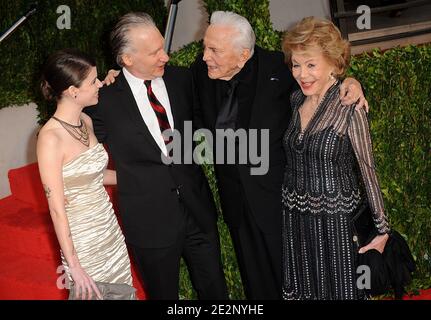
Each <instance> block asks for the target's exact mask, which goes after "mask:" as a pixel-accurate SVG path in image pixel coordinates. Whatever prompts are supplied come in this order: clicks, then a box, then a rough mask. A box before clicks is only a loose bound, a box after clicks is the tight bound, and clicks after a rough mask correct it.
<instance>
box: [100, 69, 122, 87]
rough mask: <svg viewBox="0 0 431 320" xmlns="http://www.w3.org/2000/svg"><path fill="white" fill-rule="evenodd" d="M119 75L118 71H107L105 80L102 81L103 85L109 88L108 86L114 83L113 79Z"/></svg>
mask: <svg viewBox="0 0 431 320" xmlns="http://www.w3.org/2000/svg"><path fill="white" fill-rule="evenodd" d="M119 74H120V70H114V69H111V70H109V71H108V74H107V75H106V77H105V79H104V80H103V81H102V83H103V84H105V85H107V86H109V85H110V84H112V83H114V82H115V78H116V77H118V75H119Z"/></svg>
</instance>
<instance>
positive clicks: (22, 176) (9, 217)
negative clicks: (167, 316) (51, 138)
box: [0, 164, 431, 300]
mask: <svg viewBox="0 0 431 320" xmlns="http://www.w3.org/2000/svg"><path fill="white" fill-rule="evenodd" d="M9 181H10V186H11V191H12V195H11V196H9V197H7V198H4V199H1V200H0V299H3V300H4V299H23V300H27V299H35V300H42V299H43V300H44V299H50V300H58V299H66V298H67V290H65V289H58V288H57V285H56V282H57V279H58V278H59V277H60V276H61V274H59V273H57V268H58V267H59V266H60V265H61V261H60V251H59V250H60V249H59V246H58V243H57V239H56V236H55V233H54V229H53V226H52V222H51V217H50V215H49V212H48V205H47V203H46V199H45V195H44V192H43V189H42V185H41V182H40V178H39V172H38V168H37V164H30V165H27V166H25V167H22V168H18V169H13V170H10V171H9ZM107 190H108V193H109V195H110V196H111V199H112V200H113V203H114V207H116V206H115V204H116V200H115V194H116V193H115V192H114V189H113V188H107ZM116 212H118V211H117V210H116ZM132 275H133V282H134V286H135V288H137V289H138V298H139V299H145V293H144V290H143V289H142V286H141V284H140V282H139V281H138V280H137V279H138V278H137V276H136V272H135V267H134V265H133V263H132ZM404 299H405V300H431V289H428V290H423V291H421V293H420V295H418V296H411V297H409V296H405V297H404Z"/></svg>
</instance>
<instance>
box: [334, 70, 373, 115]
mask: <svg viewBox="0 0 431 320" xmlns="http://www.w3.org/2000/svg"><path fill="white" fill-rule="evenodd" d="M340 97H341V104H343V105H345V106H350V105H352V104H354V103H356V109H358V110H359V109H360V108H362V107H364V108H365V111H367V112H368V101H367V99H365V96H364V93H363V91H362V87H361V84H360V83H359V81H357V80H356V79H354V78H346V79H344V81H343V83H342V84H341V86H340Z"/></svg>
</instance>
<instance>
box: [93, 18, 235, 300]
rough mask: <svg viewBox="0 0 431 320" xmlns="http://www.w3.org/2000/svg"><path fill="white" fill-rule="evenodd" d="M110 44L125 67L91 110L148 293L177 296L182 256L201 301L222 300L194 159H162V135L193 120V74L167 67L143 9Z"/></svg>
mask: <svg viewBox="0 0 431 320" xmlns="http://www.w3.org/2000/svg"><path fill="white" fill-rule="evenodd" d="M111 43H112V47H113V51H114V55H115V56H116V59H117V62H118V63H119V65H120V66H122V67H123V69H122V72H121V73H120V75H119V76H118V78H117V80H116V81H115V83H114V84H113V85H111V86H109V87H105V88H103V89H101V90H100V98H99V104H98V105H97V106H96V107H94V108H92V109H90V110H88V113H89V114H90V116H91V117H92V119H93V123H94V130H95V133H96V135H97V137H98V139H99V141H100V142H103V143H106V145H107V146H108V149H109V152H110V154H111V156H112V158H113V160H114V163H115V166H116V171H117V181H118V194H119V208H120V213H121V217H122V223H123V230H124V233H125V236H126V241H127V242H128V244H129V245H130V246H131V248H132V252H133V254H134V258H135V260H136V262H137V265H138V267H139V271H140V274H141V276H142V279H143V284H144V288H145V290H146V293H147V296H148V297H149V298H150V299H178V289H179V269H180V258H181V257H184V259H185V262H186V264H187V266H188V269H189V273H190V275H191V279H192V283H193V285H194V288H195V289H196V291H197V294H198V297H199V298H200V299H227V298H228V295H227V288H226V283H225V279H224V274H223V269H222V266H221V257H220V245H219V237H218V231H217V225H216V220H217V214H216V210H215V206H214V202H213V199H212V196H211V193H210V189H209V186H208V183H207V180H206V179H205V176H204V173H203V171H202V170H201V169H200V168H199V167H198V166H197V165H195V164H188V165H185V164H175V163H173V164H168V165H167V164H165V163H168V162H169V161H166V160H167V159H168V158H169V156H170V155H169V154H168V148H167V144H169V142H170V138H169V137H166V136H165V135H164V134H162V133H163V132H166V131H165V130H167V131H173V130H176V131H177V132H179V133H181V134H183V133H184V122H185V121H189V120H192V117H193V108H194V103H195V99H194V96H193V86H192V76H191V73H190V71H189V70H187V69H184V68H176V67H168V66H165V65H166V63H167V62H168V60H169V57H168V56H167V54H166V53H165V51H164V49H163V45H164V39H163V37H162V36H161V34H160V32H159V30H158V29H157V27H156V26H155V24H154V22H153V20H152V19H151V17H150V16H149V15H147V14H145V13H129V14H127V15H125V16H123V17H122V18H121V19H120V21H119V22H118V23H117V25H116V26H115V28H114V30H113V31H112V33H111ZM176 143H177V141H176Z"/></svg>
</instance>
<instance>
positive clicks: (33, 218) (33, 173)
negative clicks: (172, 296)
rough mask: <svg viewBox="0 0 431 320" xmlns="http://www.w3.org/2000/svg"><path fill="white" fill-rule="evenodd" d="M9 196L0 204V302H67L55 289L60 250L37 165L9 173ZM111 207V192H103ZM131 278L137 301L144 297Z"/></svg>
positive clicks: (134, 276) (110, 189)
mask: <svg viewBox="0 0 431 320" xmlns="http://www.w3.org/2000/svg"><path fill="white" fill-rule="evenodd" d="M9 183H10V187H11V191H12V195H11V196H9V197H7V198H4V199H2V200H0V299H20V300H21V299H22V300H27V299H35V300H41V299H44V300H45V299H50V300H58V299H67V290H66V289H58V288H57V285H56V283H57V280H58V279H59V277H60V276H61V275H62V273H61V271H59V272H60V273H57V268H58V267H59V266H60V265H61V260H60V248H59V245H58V242H57V238H56V236H55V232H54V228H53V225H52V222H51V217H50V215H49V211H48V205H47V202H46V199H45V195H44V191H43V188H42V185H41V182H40V178H39V172H38V167H37V164H30V165H27V166H25V167H22V168H18V169H13V170H10V171H9ZM107 191H108V193H109V195H110V196H111V199H113V202H114V207H116V206H115V192H114V190H113V188H107ZM132 275H133V282H134V286H135V288H137V289H138V298H139V299H145V293H144V290H143V289H142V286H141V284H140V282H139V281H138V280H137V276H136V272H135V267H134V266H133V265H132Z"/></svg>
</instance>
